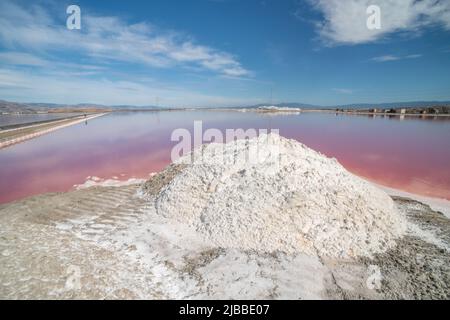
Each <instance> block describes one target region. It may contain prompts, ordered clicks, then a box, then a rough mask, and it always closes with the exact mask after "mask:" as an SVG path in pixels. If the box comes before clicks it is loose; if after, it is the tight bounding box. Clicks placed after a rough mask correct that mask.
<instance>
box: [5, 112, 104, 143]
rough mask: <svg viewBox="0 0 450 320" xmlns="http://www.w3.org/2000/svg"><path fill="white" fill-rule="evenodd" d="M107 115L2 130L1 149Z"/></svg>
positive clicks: (80, 117)
mask: <svg viewBox="0 0 450 320" xmlns="http://www.w3.org/2000/svg"><path fill="white" fill-rule="evenodd" d="M103 115H105V114H104V113H102V114H94V115H89V116H87V117H84V116H79V117H75V118H73V117H72V118H70V119H62V120H61V119H59V120H54V121H51V122H45V123H41V124H33V125H29V126H22V127H19V128H14V129H9V130H1V131H0V149H2V148H6V147H9V146H11V145H14V144H17V143H20V142H23V141H26V140H29V139H33V138H36V137H39V136H41V135H44V134H47V133H50V132H53V131H55V130H58V129H62V128H65V127H68V126H72V125H75V124H78V123H82V122H85V121H89V120H92V119H95V118H97V117H101V116H103Z"/></svg>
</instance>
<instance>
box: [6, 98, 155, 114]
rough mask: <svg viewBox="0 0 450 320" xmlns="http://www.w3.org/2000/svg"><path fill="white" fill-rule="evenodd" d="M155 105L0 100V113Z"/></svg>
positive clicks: (129, 107)
mask: <svg viewBox="0 0 450 320" xmlns="http://www.w3.org/2000/svg"><path fill="white" fill-rule="evenodd" d="M156 109H162V108H161V107H155V106H131V105H116V106H105V105H101V104H93V103H80V104H76V105H70V104H57V103H19V102H10V101H4V100H0V114H2V113H37V112H74V111H75V112H76V111H107V110H108V111H109V110H156Z"/></svg>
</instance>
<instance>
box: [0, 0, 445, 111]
mask: <svg viewBox="0 0 450 320" xmlns="http://www.w3.org/2000/svg"><path fill="white" fill-rule="evenodd" d="M70 4H76V5H78V6H79V7H80V8H81V30H68V29H67V28H66V18H67V16H68V15H67V14H66V8H67V6H68V5H70ZM371 4H376V5H378V6H379V7H380V9H381V29H379V30H369V29H368V28H367V27H366V20H367V17H368V15H367V13H366V9H367V7H368V6H369V5H371ZM271 90H272V91H273V102H274V103H278V102H303V103H309V104H317V105H338V104H348V103H371V102H372V103H380V102H395V101H413V100H450V1H437V2H436V1H435V0H422V1H419V2H417V1H414V0H403V1H392V0H373V1H369V0H347V1H339V0H326V1H325V0H304V1H299V0H191V1H173V0H165V1H156V0H154V1H117V0H116V1H114V0H113V1H76V2H70V3H69V2H64V1H50V0H44V1H32V2H31V1H11V0H2V1H0V99H4V100H12V101H21V102H53V103H85V102H89V103H99V104H109V105H111V104H113V105H120V104H130V105H154V104H156V103H158V104H159V105H165V106H235V105H248V104H254V103H261V102H267V101H268V100H269V98H270V92H271Z"/></svg>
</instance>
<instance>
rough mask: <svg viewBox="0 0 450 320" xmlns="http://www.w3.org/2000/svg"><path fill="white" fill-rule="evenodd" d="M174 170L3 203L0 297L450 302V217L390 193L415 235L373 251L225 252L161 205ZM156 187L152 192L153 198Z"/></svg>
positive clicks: (1, 209)
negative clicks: (357, 254)
mask: <svg viewBox="0 0 450 320" xmlns="http://www.w3.org/2000/svg"><path fill="white" fill-rule="evenodd" d="M176 171H177V170H176V169H174V168H170V167H169V169H168V170H166V171H165V172H163V173H161V174H159V175H156V176H155V177H154V178H152V179H151V180H150V181H149V182H147V183H146V184H145V185H144V186H143V187H144V189H145V190H146V193H147V194H149V196H147V197H146V198H145V199H144V197H142V196H141V195H140V194H141V193H140V191H141V190H142V189H141V188H142V186H139V185H131V186H123V187H91V188H88V189H84V190H77V191H72V192H68V193H58V194H45V195H40V196H35V197H31V198H27V199H24V200H21V201H17V202H14V203H11V204H7V205H3V206H0V298H1V299H174V298H178V299H211V298H212V299H448V298H449V297H450V253H449V247H450V222H449V221H450V220H448V219H447V218H446V217H445V216H444V215H442V214H441V213H439V212H434V211H433V210H431V209H430V208H429V207H428V206H426V205H423V204H421V203H419V202H416V201H413V200H409V199H405V198H394V200H395V202H396V204H397V206H398V207H399V209H400V210H402V211H404V212H405V213H406V214H407V217H408V221H409V232H408V235H407V236H405V237H404V238H403V239H400V240H399V241H398V243H397V246H396V247H395V248H393V249H392V250H390V251H388V252H385V253H384V254H381V255H378V256H376V257H374V258H373V259H360V260H358V261H355V260H333V259H321V258H318V257H310V256H305V255H302V254H298V255H286V254H284V253H282V252H272V253H258V252H253V251H242V250H237V249H223V248H218V247H216V246H214V245H213V244H210V243H207V242H205V241H204V240H203V239H200V238H199V237H198V235H197V234H195V233H194V232H193V231H192V230H190V229H189V228H187V227H186V226H184V225H181V224H179V223H177V222H175V221H172V220H167V219H164V218H162V217H160V216H158V215H157V214H156V213H155V209H154V205H153V202H152V199H153V198H152V197H153V196H154V194H156V193H157V192H158V190H160V188H161V187H162V186H164V185H165V184H166V183H167V182H168V181H170V179H171V176H173V174H176ZM152 194H153V195H152Z"/></svg>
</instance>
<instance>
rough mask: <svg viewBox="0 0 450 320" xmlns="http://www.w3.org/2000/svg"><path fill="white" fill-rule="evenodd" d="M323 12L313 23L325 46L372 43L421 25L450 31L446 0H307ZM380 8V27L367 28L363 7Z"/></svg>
mask: <svg viewBox="0 0 450 320" xmlns="http://www.w3.org/2000/svg"><path fill="white" fill-rule="evenodd" d="M308 1H309V2H310V3H311V4H312V5H313V7H314V8H315V9H317V10H319V11H320V12H321V13H322V14H323V21H321V22H317V23H316V28H317V31H318V33H319V35H320V37H321V39H322V40H323V41H324V42H325V43H326V44H328V45H339V44H350V45H351V44H360V43H369V42H374V41H377V40H379V39H382V38H384V37H386V36H389V35H391V34H393V33H395V32H404V33H408V34H417V31H420V29H421V28H422V27H426V26H430V25H438V26H440V27H442V28H444V29H446V30H450V1H448V0H421V1H417V0H308ZM370 5H378V6H379V7H380V9H381V29H379V30H377V29H375V30H369V29H368V28H367V25H366V22H367V18H368V15H367V13H366V9H367V7H368V6H370Z"/></svg>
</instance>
